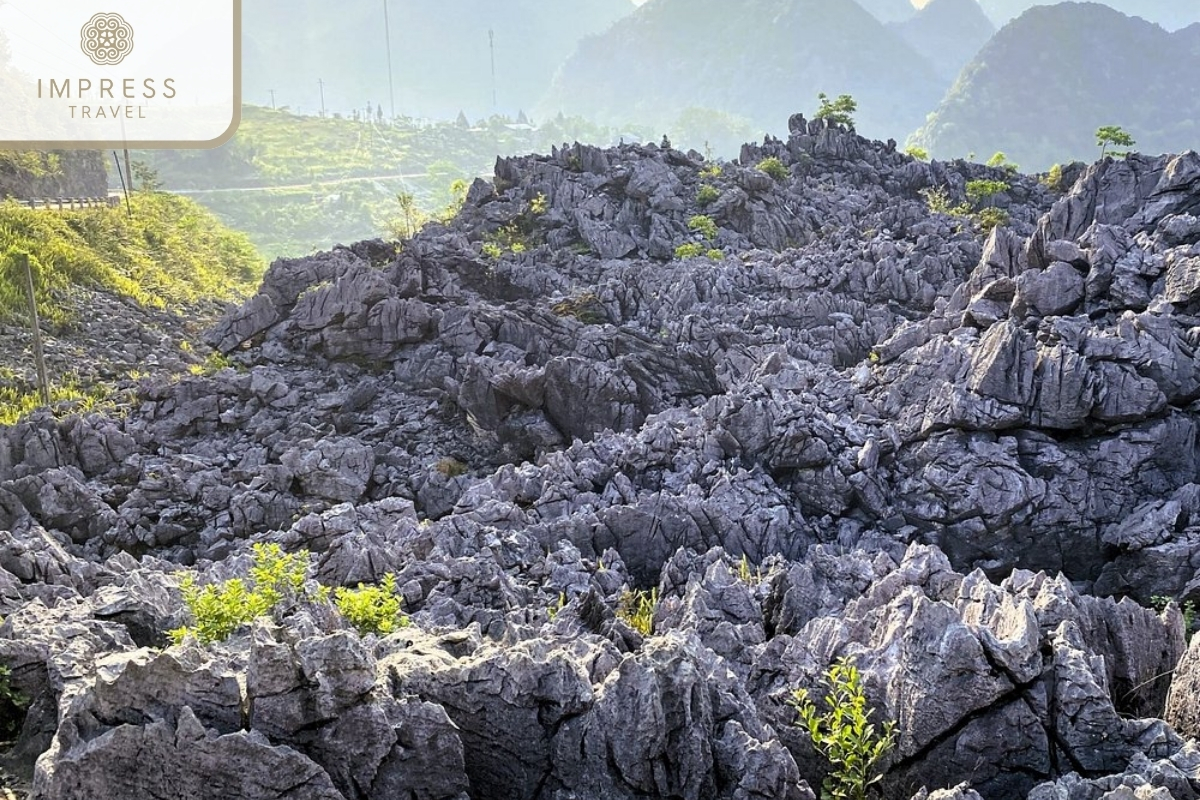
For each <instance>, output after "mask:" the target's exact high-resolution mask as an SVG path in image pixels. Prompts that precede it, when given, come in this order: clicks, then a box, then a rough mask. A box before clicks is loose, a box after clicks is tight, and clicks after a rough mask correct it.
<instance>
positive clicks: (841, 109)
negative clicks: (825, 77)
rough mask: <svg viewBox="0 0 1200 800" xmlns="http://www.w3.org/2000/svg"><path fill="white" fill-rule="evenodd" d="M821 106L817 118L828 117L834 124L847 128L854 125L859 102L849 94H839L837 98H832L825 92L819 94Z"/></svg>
mask: <svg viewBox="0 0 1200 800" xmlns="http://www.w3.org/2000/svg"><path fill="white" fill-rule="evenodd" d="M817 99H818V100H820V101H821V107H820V108H818V109H817V113H816V115H815V116H816V118H817V119H827V120H829V121H830V122H832V123H833V124H834V125H842V126H845V127H847V128H853V127H854V114H855V112H856V111H858V103H857V102H855V100H854V98H853V97H851V96H850V95H848V94H843V95H838V99H837V100H830V99H829V96H828V95H826V94H825V93H824V92H821V93H820V94H818V95H817Z"/></svg>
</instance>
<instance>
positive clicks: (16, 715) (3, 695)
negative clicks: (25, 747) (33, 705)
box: [0, 664, 29, 739]
mask: <svg viewBox="0 0 1200 800" xmlns="http://www.w3.org/2000/svg"><path fill="white" fill-rule="evenodd" d="M11 677H12V671H11V670H10V669H9V668H8V667H7V666H5V665H3V664H0V739H11V738H12V737H14V736H16V735H17V734H18V733H20V732H21V725H22V724H23V723H24V720H25V711H26V710H27V709H28V708H29V698H27V697H26V696H25V695H23V694H21V693H20V692H18V691H17V690H16V689H14V688H13V687H12V684H11V683H10V682H9V679H10V678H11Z"/></svg>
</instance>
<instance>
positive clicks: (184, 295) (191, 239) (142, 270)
mask: <svg viewBox="0 0 1200 800" xmlns="http://www.w3.org/2000/svg"><path fill="white" fill-rule="evenodd" d="M131 202H132V209H133V218H132V219H130V217H129V216H128V214H127V213H126V210H125V208H123V207H122V208H92V209H84V210H78V211H65V212H61V213H47V212H46V211H42V210H34V209H29V208H24V207H22V206H19V205H17V204H16V203H13V202H8V203H0V271H2V272H3V276H4V277H6V278H7V279H6V280H0V318H4V319H12V318H14V317H16V318H19V319H21V320H24V319H25V317H24V315H25V313H26V312H25V308H26V300H25V292H24V286H25V283H24V281H25V278H24V275H23V274H22V275H16V274H14V270H17V266H16V260H15V259H14V258H13V257H12V255H13V254H14V253H18V252H23V253H27V254H28V255H29V261H30V265H31V266H32V267H33V270H34V279H35V280H34V282H35V295H36V297H37V301H38V311H39V313H40V314H41V316H42V317H43V318H44V319H46V320H47V321H49V322H52V323H59V322H65V321H67V320H68V319H69V318H70V312H69V310H68V307H67V305H66V304H64V303H63V298H64V296H65V295H66V294H67V293H68V292H69V291H70V290H71V289H72V288H73V287H76V286H90V287H94V288H99V289H107V290H109V291H112V292H115V293H117V294H119V295H123V296H125V297H129V298H132V299H134V300H136V301H138V302H139V303H142V304H143V305H145V306H149V307H154V308H164V307H174V306H180V305H184V304H188V303H192V302H195V301H197V300H201V299H208V298H214V299H218V300H236V299H239V298H242V297H244V296H246V295H248V294H250V293H251V292H253V290H254V288H255V287H256V285H257V283H258V281H259V280H260V278H261V277H262V273H263V269H264V264H263V263H262V261H261V260H260V259H259V257H258V255H257V254H256V253H255V252H254V247H253V246H252V245H251V244H250V242H249V241H248V240H247V239H246V237H245V236H243V235H241V234H238V233H235V232H233V231H230V230H228V229H227V228H225V227H224V226H223V225H221V224H220V223H219V222H218V221H217V220H216V219H215V218H214V217H213V216H212V215H211V214H209V213H208V212H207V211H205V210H204V209H203V208H201V207H200V206H198V205H197V204H196V203H194V202H192V201H190V200H188V199H186V198H182V197H175V196H171V195H165V194H152V193H137V194H135V195H134V196H133V197H132V200H131Z"/></svg>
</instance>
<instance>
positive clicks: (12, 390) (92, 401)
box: [0, 376, 110, 427]
mask: <svg viewBox="0 0 1200 800" xmlns="http://www.w3.org/2000/svg"><path fill="white" fill-rule="evenodd" d="M109 398H110V395H109V389H108V387H105V386H100V385H96V386H89V387H83V386H80V385H79V384H78V383H77V382H76V380H75V379H74V378H73V377H70V376H68V377H66V378H64V379H63V380H62V381H59V382H52V383H51V384H50V405H51V406H55V407H57V406H59V405H60V404H69V405H68V406H67V407H68V409H69V410H71V411H74V412H77V413H81V414H86V413H89V412H91V411H96V410H98V409H99V408H100V407H101V405H102V404H103V403H104V401H106V400H108V399H109ZM41 405H42V397H41V394H40V393H39V392H38V391H37V388H36V387H34V386H32V385H29V384H24V383H19V382H13V383H8V382H7V379H6V380H5V382H3V383H0V427H6V426H11V425H16V424H17V422H18V421H19V420H20V419H21V418H22V417H24V416H26V415H28V414H30V413H32V412H34V411H36V410H37V409H38V408H40V407H41Z"/></svg>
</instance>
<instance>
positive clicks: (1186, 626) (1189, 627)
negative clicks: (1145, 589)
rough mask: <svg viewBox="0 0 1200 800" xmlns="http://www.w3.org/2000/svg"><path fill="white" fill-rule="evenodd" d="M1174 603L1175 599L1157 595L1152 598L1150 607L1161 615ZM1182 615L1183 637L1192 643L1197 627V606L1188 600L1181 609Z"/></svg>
mask: <svg viewBox="0 0 1200 800" xmlns="http://www.w3.org/2000/svg"><path fill="white" fill-rule="evenodd" d="M1172 602H1173V598H1170V597H1165V596H1163V595H1160V594H1156V595H1154V596H1153V597H1151V598H1150V607H1151V608H1153V609H1154V610H1155V611H1158V612H1159V613H1161V612H1162V611H1163V610H1165V609H1166V607H1167V606H1168V605H1170V604H1171V603H1172ZM1179 611H1180V613H1181V614H1182V615H1183V635H1184V637H1186V639H1187V641H1188V642H1191V641H1192V634H1193V633H1194V632H1195V625H1196V604H1195V602H1193V601H1191V600H1188V601H1187V602H1186V603H1184V604H1183V605H1182V606H1180V607H1179Z"/></svg>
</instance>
